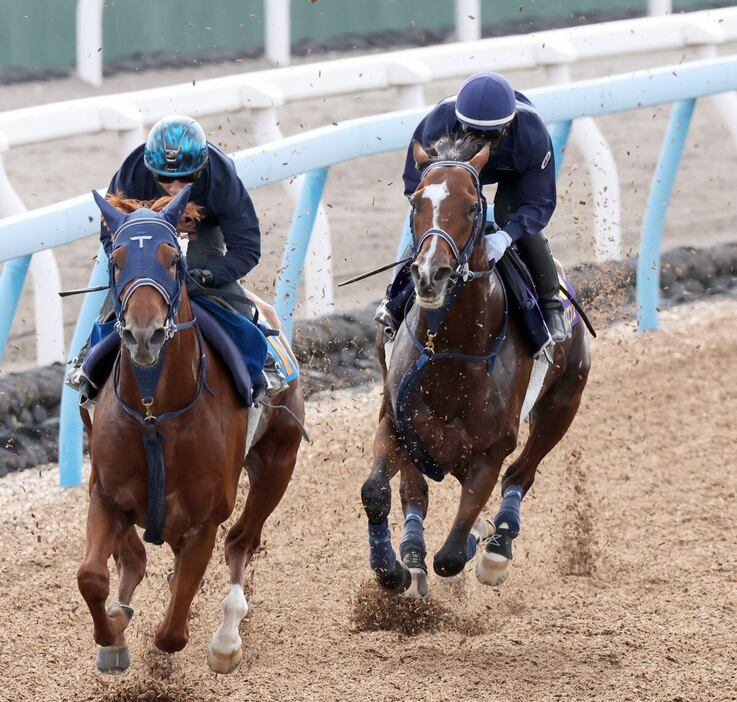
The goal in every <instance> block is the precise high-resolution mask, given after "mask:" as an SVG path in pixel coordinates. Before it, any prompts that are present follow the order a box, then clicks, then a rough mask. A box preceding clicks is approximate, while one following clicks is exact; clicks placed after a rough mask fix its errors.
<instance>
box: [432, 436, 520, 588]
mask: <svg viewBox="0 0 737 702" xmlns="http://www.w3.org/2000/svg"><path fill="white" fill-rule="evenodd" d="M506 443H507V442H504V444H505V445H504V446H497V447H495V448H494V449H492V451H490V452H489V453H488V454H487V455H484V456H478V457H477V458H476V459H475V460H474V462H473V463H472V464H471V466H470V467H469V470H468V472H467V473H466V474H465V475H464V476H463V477H462V479H461V481H460V482H461V499H460V502H459V504H458V511H457V513H456V517H455V521H454V522H453V526H452V527H451V529H450V533H449V534H448V538H447V539H446V540H445V543H444V544H443V546H442V548H441V549H440V550H439V551H438V552H437V553H436V554H435V559H434V561H433V568H434V569H435V572H436V573H437V574H438V575H440V576H442V577H446V578H447V577H451V576H453V575H457V574H458V573H460V572H461V571H462V570H463V568H464V567H465V565H466V563H468V561H470V560H471V559H472V558H473V557H474V555H475V553H476V547H477V545H478V543H479V541H480V540H481V539H484V538H486V536H487V535H488V529H487V525H486V524H485V523H484V522H482V521H481V520H479V514H481V510H482V509H483V508H484V506H485V505H486V502H487V501H488V499H489V496H490V495H491V491H492V490H493V489H494V485H496V481H497V478H498V477H499V471H500V470H501V467H502V461H504V457H505V456H506V455H507V453H508V452H509V449H508V448H507V446H506Z"/></svg>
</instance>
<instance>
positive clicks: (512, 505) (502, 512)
mask: <svg viewBox="0 0 737 702" xmlns="http://www.w3.org/2000/svg"><path fill="white" fill-rule="evenodd" d="M522 495H523V491H522V488H521V487H520V486H519V485H510V486H509V487H508V488H507V489H506V490H505V491H504V499H503V500H502V504H501V506H500V507H499V511H498V512H497V514H496V517H494V526H496V527H497V528H499V525H500V524H503V523H504V522H506V523H507V524H509V530H510V531H511V532H512V535H513V536H516V535H517V534H518V533H519V529H520V503H521V502H522Z"/></svg>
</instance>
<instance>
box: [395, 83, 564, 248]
mask: <svg viewBox="0 0 737 702" xmlns="http://www.w3.org/2000/svg"><path fill="white" fill-rule="evenodd" d="M515 95H516V96H517V114H516V116H515V118H514V120H513V121H512V124H511V125H510V128H509V130H508V131H507V135H506V136H505V138H504V140H503V141H502V143H501V144H500V146H499V148H498V150H497V151H496V153H493V154H491V156H490V157H489V161H488V162H487V164H486V166H485V167H484V169H483V170H482V171H481V173H480V176H481V185H482V186H483V185H487V184H488V183H499V191H500V193H501V190H502V189H507V188H514V190H515V193H514V197H515V199H516V201H517V209H516V211H515V212H513V213H512V214H511V215H510V217H509V220H508V221H507V222H506V223H505V224H504V231H505V232H507V234H509V236H511V237H512V239H514V240H515V241H516V240H517V239H519V238H520V237H522V236H525V235H526V234H537V233H538V232H541V231H542V230H543V229H544V228H545V227H546V226H547V224H548V222H549V221H550V218H551V217H552V215H553V211H554V210H555V202H556V194H555V163H554V159H553V145H552V142H551V140H550V134H549V133H548V130H547V128H546V127H545V123H544V122H543V121H542V118H541V117H540V115H539V114H538V112H537V110H535V108H534V107H533V105H532V103H531V102H530V101H529V100H528V99H527V98H526V97H525V96H524V95H522V93H518V92H515ZM455 104H456V101H455V97H450V98H446V99H445V100H443V101H442V102H439V103H438V104H437V105H436V107H435V108H434V109H433V110H432V112H430V113H429V114H428V115H427V116H426V117H425V118H424V119H423V120H422V121H421V122H420V123H419V125H418V126H417V129H415V133H414V135H413V141H414V140H417V141H418V142H419V143H420V144H422V146H423V147H425V148H428V147H430V146H432V143H433V142H434V141H436V140H437V139H439V138H440V137H442V136H446V135H448V134H450V135H458V136H460V135H461V134H463V129H462V128H461V123H460V122H459V121H458V119H457V118H456V115H455ZM420 175H421V174H420V172H419V171H418V170H417V167H416V166H415V160H414V158H413V157H412V143H411V142H410V145H409V149H408V150H407V161H406V163H405V166H404V175H403V178H404V194H405V195H406V196H407V197H409V196H410V195H412V193H414V191H415V190H416V189H417V186H418V185H419V182H420ZM499 224H502V223H499Z"/></svg>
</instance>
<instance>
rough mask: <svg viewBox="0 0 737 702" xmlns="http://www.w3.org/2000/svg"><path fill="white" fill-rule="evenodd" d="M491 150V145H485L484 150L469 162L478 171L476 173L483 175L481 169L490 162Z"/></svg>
mask: <svg viewBox="0 0 737 702" xmlns="http://www.w3.org/2000/svg"><path fill="white" fill-rule="evenodd" d="M490 150H491V145H490V144H484V146H483V148H481V149H480V150H479V151H478V152H477V153H476V155H475V156H474V157H473V158H472V159H471V160H470V161H469V164H471V165H472V166H473V167H474V168H475V169H476V173H481V169H482V168H483V167H484V166H485V165H486V162H487V161H488V160H489V151H490Z"/></svg>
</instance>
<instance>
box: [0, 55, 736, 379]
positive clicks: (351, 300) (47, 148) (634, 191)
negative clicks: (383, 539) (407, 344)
mask: <svg viewBox="0 0 737 702" xmlns="http://www.w3.org/2000/svg"><path fill="white" fill-rule="evenodd" d="M734 48H735V47H734V45H728V46H724V47H722V48H721V49H720V51H721V52H722V53H725V54H726V53H733V51H734ZM695 58H698V57H697V55H696V53H695V52H694V51H690V52H685V51H670V52H658V53H652V54H649V55H647V56H637V55H635V56H625V57H617V58H609V59H602V60H597V61H590V62H586V63H582V64H577V65H574V66H573V67H572V73H573V77H574V78H576V79H579V78H580V79H583V78H592V77H598V76H604V75H608V74H613V73H621V72H626V71H633V70H637V69H641V68H646V67H651V66H659V65H672V64H678V63H680V62H682V61H684V60H693V59H695ZM263 67H264V64H263V62H262V61H261V62H242V63H237V64H232V63H231V64H222V65H216V66H213V65H210V66H204V67H199V68H184V69H181V70H164V71H156V72H145V73H141V74H121V75H118V76H114V77H112V78H108V79H106V80H105V84H104V86H103V87H102V88H100V89H97V90H96V89H94V88H91V87H90V86H86V85H84V84H82V83H80V82H79V81H77V80H75V79H71V78H70V79H65V80H59V81H52V82H49V83H31V84H22V85H14V86H5V87H0V105H1V106H2V109H12V108H15V107H25V106H29V105H35V104H41V103H45V102H53V101H59V100H65V99H71V98H74V97H84V96H90V95H97V94H109V93H117V92H122V91H127V90H134V89H137V88H147V87H155V86H163V85H168V84H174V83H181V82H187V81H190V80H203V79H205V78H208V77H215V76H218V75H225V74H229V73H233V72H236V71H253V70H259V69H261V68H263ZM492 68H493V67H492ZM509 78H510V80H511V81H512V82H513V84H514V85H515V87H517V88H518V89H521V90H525V89H527V88H531V87H535V86H541V85H546V84H547V83H548V79H547V77H546V74H545V72H544V71H543V70H542V69H539V70H532V71H517V72H510V73H509ZM459 83H460V81H456V80H453V81H438V82H435V83H432V84H430V85H428V86H427V87H426V90H425V94H426V99H427V102H428V104H432V103H434V102H435V101H437V100H439V99H442V98H443V97H446V96H447V95H451V94H453V93H455V92H457V89H458V85H459ZM398 107H399V102H398V97H397V94H396V91H394V90H388V91H373V92H367V93H357V94H355V95H346V96H340V97H332V98H325V99H322V98H320V99H313V100H305V101H302V102H298V103H292V104H289V105H286V106H285V107H283V108H281V109H280V110H279V115H278V116H279V125H280V128H281V129H282V131H283V132H284V133H285V134H295V133H298V132H300V131H304V130H308V129H313V128H315V127H320V126H324V125H327V124H330V123H331V122H341V121H343V120H346V119H351V118H355V117H362V116H366V115H369V114H377V113H381V112H386V111H389V110H395V109H398ZM669 110H670V108H669V107H668V106H665V107H663V108H657V109H646V110H640V111H637V112H631V113H626V114H620V115H612V116H608V117H604V118H601V119H598V120H597V124H598V125H599V127H600V129H601V130H602V132H603V134H604V136H605V137H606V139H607V141H608V143H609V145H610V147H611V149H612V151H613V153H614V156H615V160H616V163H617V167H618V169H619V174H620V182H621V189H622V222H621V225H622V235H623V243H624V252H625V253H632V252H636V251H637V247H638V245H639V243H638V242H639V235H640V228H641V223H642V216H643V213H644V209H645V202H646V198H647V193H648V190H649V187H650V181H651V178H652V170H653V167H654V164H655V162H656V159H657V155H658V151H659V149H660V143H661V141H662V137H663V133H664V130H665V125H666V123H667V119H668V115H669ZM201 121H202V123H203V125H204V127H205V129H206V131H207V133H208V137H209V138H210V139H211V140H212V141H214V142H215V143H218V144H220V145H221V146H222V147H223V148H224V149H225V150H226V151H229V152H232V151H236V150H239V149H244V148H247V147H249V146H252V145H253V132H254V120H253V115H252V114H251V113H250V112H248V111H243V112H238V113H230V114H222V115H213V116H210V117H203V118H202V120H201ZM120 150H121V143H120V138H119V137H118V135H117V134H115V133H110V132H107V133H100V134H97V135H91V136H84V137H75V138H69V139H65V140H62V141H55V142H48V143H42V144H34V145H28V146H23V147H18V148H14V149H12V150H11V151H10V152H9V153H7V154H5V155H4V161H5V164H6V168H7V172H8V175H9V178H10V180H11V182H12V183H13V184H14V185H15V187H16V189H17V190H18V193H19V195H20V196H21V198H22V199H23V201H24V202H25V203H26V206H27V207H29V208H35V207H40V206H42V205H47V204H50V203H53V202H57V201H59V200H61V199H63V198H68V197H72V196H76V195H79V194H81V193H84V192H88V191H89V190H90V188H92V187H104V186H105V185H106V184H107V183H108V182H109V180H110V177H111V176H112V174H113V173H114V172H115V170H116V169H117V168H118V166H119V165H120V162H121V153H120ZM734 158H735V144H734V142H733V141H732V140H731V138H730V136H729V133H728V131H727V130H726V128H725V127H724V126H723V125H722V123H721V120H720V118H719V115H718V113H717V112H716V110H715V108H714V106H713V105H712V103H711V102H710V101H709V100H702V101H700V102H699V104H698V106H697V109H696V112H695V115H694V119H693V123H692V126H691V130H690V133H689V137H688V140H687V144H686V149H685V153H684V156H683V162H682V166H681V169H680V172H679V176H678V179H677V182H676V186H675V192H674V195H673V198H672V202H671V205H670V208H669V211H668V217H667V221H666V231H665V236H664V241H663V246H664V248H669V247H672V246H676V245H695V246H702V245H706V244H709V243H716V242H720V241H730V240H734V239H735V238H737V234H736V233H735V225H734V222H735V221H736V218H737V202H735V200H734V179H733V170H734V168H733V163H734ZM403 160H404V154H403V153H401V152H391V153H388V154H384V155H379V156H373V157H370V158H365V159H362V160H359V161H353V162H348V163H344V164H339V165H337V166H334V167H333V168H332V169H331V171H330V175H329V178H328V183H327V186H326V191H325V199H324V202H325V203H326V204H327V205H328V207H327V212H328V219H329V223H330V227H331V236H332V245H333V256H332V265H333V270H334V273H335V276H336V277H337V278H338V279H345V278H346V277H348V276H351V275H354V274H357V273H359V272H363V271H365V270H366V269H368V268H372V267H375V266H379V265H381V264H382V263H386V262H388V261H391V260H393V258H392V257H393V256H394V252H395V248H396V245H397V241H398V237H399V232H400V230H401V226H402V223H403V220H404V216H405V214H406V201H405V199H404V197H403V195H402V184H401V172H402V168H403ZM492 194H493V188H492V189H490V190H489V192H488V193H487V196H488V197H489V199H491V196H492ZM252 196H253V199H254V202H255V205H256V209H257V212H258V214H259V217H260V219H261V225H262V234H263V257H262V263H261V264H260V265H259V266H258V268H257V269H256V270H255V271H254V272H253V273H252V274H251V275H249V277H248V285H249V286H250V287H253V288H254V289H256V290H257V291H258V292H260V293H262V294H265V295H267V296H271V295H272V293H273V286H274V279H275V274H276V270H277V268H278V262H279V257H280V256H281V252H282V249H283V246H284V241H285V237H286V233H287V231H288V228H289V224H290V220H291V214H292V210H293V206H292V202H291V200H290V199H289V197H288V196H287V195H286V194H285V191H284V189H283V188H282V187H281V186H279V185H275V186H269V187H266V188H259V189H257V190H255V191H253V192H252ZM605 197H608V194H607V193H594V192H592V187H591V183H590V179H589V177H588V175H587V172H586V167H585V164H584V162H583V161H582V159H581V156H580V154H579V153H578V152H577V150H576V148H575V146H573V145H572V146H571V147H570V148H569V149H568V153H567V154H566V157H565V163H564V168H563V171H562V173H561V177H560V180H559V204H558V210H557V212H556V214H555V216H554V218H553V222H552V224H551V226H550V228H549V229H548V236H549V237H550V239H551V243H552V247H553V250H554V252H555V254H556V256H557V257H558V258H560V259H561V260H562V261H563V263H565V264H569V263H573V262H577V261H587V260H592V259H593V235H592V231H593V220H592V202H593V201H594V200H595V199H600V198H605ZM96 251H97V243H96V241H95V240H94V239H93V238H90V239H87V240H84V241H80V242H77V243H75V244H72V245H69V246H66V247H63V248H61V249H57V256H58V261H59V265H60V269H61V275H62V282H63V285H64V286H65V287H79V286H83V285H84V284H85V283H86V281H87V278H88V276H89V272H90V269H91V260H92V257H93V256H94V255H95V253H96ZM387 281H388V277H387V276H386V275H379V276H376V277H374V278H370V279H368V280H367V281H365V282H363V283H360V284H358V285H353V286H350V287H347V288H342V289H336V291H335V293H336V306H337V309H339V310H345V309H350V308H352V307H356V306H359V305H362V304H365V303H366V302H368V301H370V300H375V299H378V298H379V297H381V295H382V294H383V291H384V288H385V286H386V284H387ZM80 302H81V300H80V298H79V297H76V298H67V300H66V301H65V302H64V318H65V324H66V332H67V340H68V339H69V338H70V337H71V333H72V329H73V324H74V320H75V319H76V315H77V310H78V306H79V304H80ZM301 311H302V308H299V309H298V313H300V312H301ZM34 354H35V337H34V321H33V305H32V297H31V294H30V293H28V294H26V295H25V296H24V298H23V300H22V302H21V305H20V307H19V310H18V314H17V317H16V323H15V325H14V328H13V336H12V338H11V342H10V346H9V348H8V352H7V354H6V357H5V361H4V364H5V365H4V367H6V368H7V367H18V366H19V365H24V364H28V363H30V362H32V359H33V356H34Z"/></svg>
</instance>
